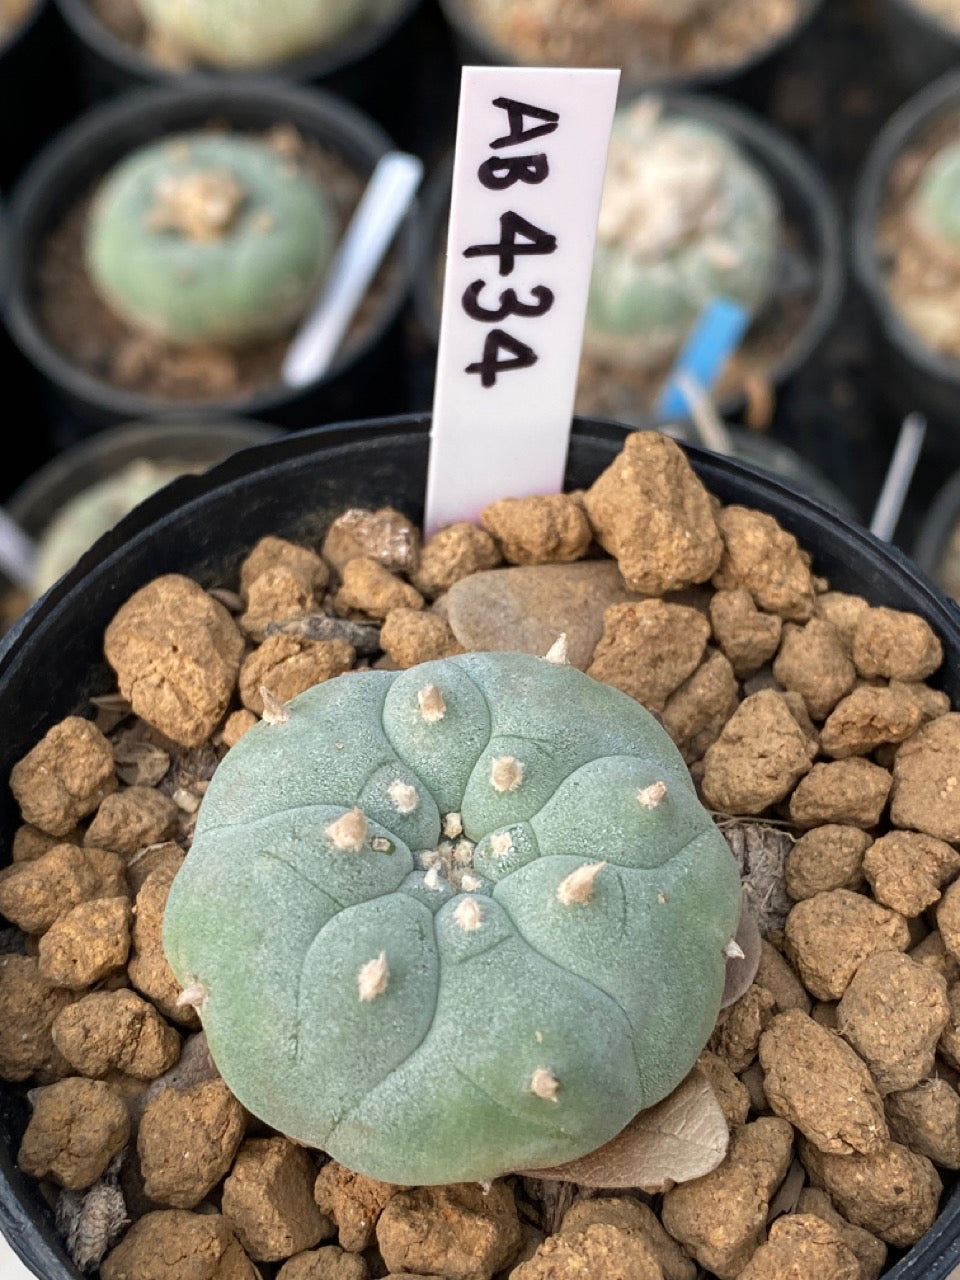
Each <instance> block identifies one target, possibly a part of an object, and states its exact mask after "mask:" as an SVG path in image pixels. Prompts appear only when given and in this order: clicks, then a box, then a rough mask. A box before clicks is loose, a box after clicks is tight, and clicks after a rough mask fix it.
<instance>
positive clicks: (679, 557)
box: [584, 431, 723, 595]
mask: <svg viewBox="0 0 960 1280" xmlns="http://www.w3.org/2000/svg"><path fill="white" fill-rule="evenodd" d="M584 503H585V505H586V509H587V515H588V516H589V519H590V523H591V525H592V526H593V531H594V534H595V536H596V539H597V541H598V542H599V543H600V545H601V546H602V547H603V549H604V550H605V551H607V552H609V553H610V555H612V556H613V557H614V559H616V561H617V563H618V565H619V568H620V572H621V573H622V574H623V576H624V578H625V579H626V582H627V585H628V586H629V587H631V588H632V589H633V590H634V591H640V592H643V593H644V594H646V595H660V594H662V593H664V592H667V591H677V590H679V589H680V588H682V587H685V586H689V585H690V584H691V583H697V582H706V581H707V579H708V578H709V577H710V576H711V574H712V573H713V572H714V570H715V569H716V568H717V565H718V564H719V563H720V554H721V551H722V549H723V544H722V543H721V541H720V535H719V533H718V532H717V525H716V521H715V519H714V515H713V504H712V502H711V499H710V495H709V494H708V493H707V491H706V489H705V488H704V487H703V484H702V482H701V481H700V479H699V478H698V477H697V476H696V475H695V474H694V471H693V468H692V467H691V466H690V463H689V462H688V461H687V458H686V455H685V454H684V452H683V450H682V449H681V448H680V447H679V445H677V444H676V443H675V442H674V441H673V440H671V439H670V438H669V437H668V436H664V435H660V434H658V433H656V432H653V431H637V432H633V433H631V434H630V435H628V436H627V437H626V439H625V440H624V442H623V447H622V449H621V451H620V453H619V454H618V455H617V457H616V458H615V459H614V460H613V462H612V463H611V464H610V466H609V467H607V469H606V470H605V471H604V472H602V473H601V475H600V476H599V477H598V478H597V479H596V480H595V481H594V483H593V484H592V485H591V486H590V488H589V489H588V490H587V492H586V493H585V495H584Z"/></svg>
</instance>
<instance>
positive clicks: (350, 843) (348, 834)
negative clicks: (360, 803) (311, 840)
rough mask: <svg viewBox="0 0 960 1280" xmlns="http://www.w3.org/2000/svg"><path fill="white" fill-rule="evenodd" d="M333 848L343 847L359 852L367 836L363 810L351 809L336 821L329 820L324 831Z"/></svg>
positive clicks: (351, 851)
mask: <svg viewBox="0 0 960 1280" xmlns="http://www.w3.org/2000/svg"><path fill="white" fill-rule="evenodd" d="M324 834H325V835H326V837H327V839H328V840H329V841H330V843H331V844H332V845H333V847H334V848H335V849H343V850H345V851H347V852H349V853H359V851H360V850H361V849H362V848H363V842H364V841H365V840H366V838H367V820H366V818H365V817H364V814H363V810H362V809H359V808H354V809H351V810H350V812H349V813H345V814H343V816H342V817H339V818H338V819H337V820H336V822H331V823H330V825H329V827H327V829H326V831H325V832H324Z"/></svg>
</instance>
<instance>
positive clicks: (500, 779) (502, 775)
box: [490, 756, 524, 791]
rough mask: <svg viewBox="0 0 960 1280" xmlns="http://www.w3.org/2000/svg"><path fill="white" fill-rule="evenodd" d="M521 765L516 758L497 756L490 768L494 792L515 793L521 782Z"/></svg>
mask: <svg viewBox="0 0 960 1280" xmlns="http://www.w3.org/2000/svg"><path fill="white" fill-rule="evenodd" d="M523 768H524V766H523V764H522V762H521V761H520V760H518V759H517V757H516V756H497V758H496V759H495V760H494V762H493V764H491V766H490V785H491V786H492V787H493V789H494V791H516V789H517V787H519V785H520V783H521V782H522V781H523Z"/></svg>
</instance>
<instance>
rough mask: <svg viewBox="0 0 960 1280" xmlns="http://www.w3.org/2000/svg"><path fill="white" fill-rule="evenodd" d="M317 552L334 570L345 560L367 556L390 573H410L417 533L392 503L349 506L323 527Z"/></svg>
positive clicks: (415, 561) (416, 561) (416, 552)
mask: <svg viewBox="0 0 960 1280" xmlns="http://www.w3.org/2000/svg"><path fill="white" fill-rule="evenodd" d="M321 554H322V556H323V558H324V560H326V561H327V563H328V564H330V565H332V566H333V567H334V569H336V571H337V572H338V573H339V572H340V570H341V569H342V568H343V566H344V565H345V564H346V563H347V561H348V560H353V559H355V558H356V557H357V556H371V557H372V558H373V559H374V560H376V561H378V562H379V563H380V564H382V565H383V567H384V568H385V569H390V570H391V572H393V573H406V574H411V573H414V572H416V569H417V565H418V564H419V562H420V534H419V533H418V532H417V530H416V528H415V527H414V526H413V525H412V524H411V523H410V521H409V520H408V519H407V517H406V516H405V515H403V514H402V513H401V512H399V511H397V510H395V509H394V508H393V507H379V508H378V509H377V510H376V511H366V510H364V509H363V508H362V507H351V508H350V510H349V511H344V513H343V514H342V515H339V516H337V518H336V520H334V522H333V524H331V526H330V528H329V529H328V530H327V534H326V537H325V538H324V540H323V546H322V547H321Z"/></svg>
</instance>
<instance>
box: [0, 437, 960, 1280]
mask: <svg viewBox="0 0 960 1280" xmlns="http://www.w3.org/2000/svg"><path fill="white" fill-rule="evenodd" d="M814 568H815V567H812V566H811V562H810V557H809V555H808V554H807V553H806V552H805V551H804V549H803V548H802V547H800V546H799V545H798V544H797V541H796V540H795V538H794V537H793V536H792V535H791V534H789V533H788V532H786V531H785V530H784V529H783V528H781V527H780V525H779V524H778V523H777V521H776V520H774V519H773V518H772V517H771V516H769V515H767V514H765V513H763V512H760V511H756V510H752V509H748V508H746V507H743V506H736V505H732V506H722V505H721V504H720V503H719V502H718V501H717V500H716V499H714V498H713V497H712V496H711V495H710V494H709V493H708V492H707V491H706V490H705V488H704V487H703V485H702V484H701V482H700V481H699V479H698V478H697V477H696V476H695V475H694V473H693V471H692V470H691V468H690V467H689V465H688V463H687V461H686V458H685V456H684V454H683V453H682V451H681V450H680V449H679V448H678V447H677V445H676V444H674V443H673V442H672V441H671V440H669V439H668V438H666V437H663V436H660V435H658V434H655V433H650V432H643V433H637V434H635V435H632V436H629V437H628V438H627V439H626V441H625V444H624V448H623V450H622V452H621V453H620V455H619V456H618V457H617V458H616V459H615V460H614V462H613V463H612V464H611V466H610V467H609V468H608V470H607V471H606V472H605V473H604V474H603V475H601V476H600V477H599V479H598V480H597V481H596V482H595V484H593V486H592V487H591V488H590V489H588V490H586V491H584V492H579V493H573V494H567V495H554V496H551V497H545V498H530V499H507V500H504V501H501V502H497V503H494V504H493V505H492V506H490V507H489V508H487V510H486V511H485V512H484V513H483V518H482V527H481V526H480V525H472V524H454V525H452V526H450V527H448V528H446V529H444V530H442V531H441V532H439V533H437V534H436V535H435V536H434V537H432V538H431V539H430V540H429V541H427V542H426V544H425V545H421V539H420V535H419V532H418V530H417V529H416V528H414V527H413V526H412V525H411V523H410V522H409V521H408V520H407V519H406V518H405V517H404V516H402V515H401V514H400V513H399V512H397V511H395V510H392V509H390V508H384V509H381V510H379V511H365V510H351V511H348V512H346V513H344V514H343V515H341V516H340V517H339V518H338V519H337V520H335V521H334V523H333V524H332V525H331V526H330V528H329V530H328V531H327V534H326V537H325V539H324V541H323V543H322V545H321V546H320V549H319V551H318V550H316V549H313V548H311V547H307V546H301V545H295V544H294V543H292V542H289V541H285V540H283V539H280V538H276V537H269V538H265V539H263V540H262V541H261V542H259V543H258V544H257V545H256V546H255V547H254V548H253V549H252V550H251V552H250V554H249V555H248V557H247V558H246V560H245V561H244V563H243V565H242V569H241V572H240V578H239V581H238V582H232V583H230V584H226V583H225V584H224V585H223V586H222V587H216V588H212V589H209V590H205V589H204V588H203V587H201V586H200V585H199V584H198V583H197V582H195V581H193V580H191V579H189V578H186V577H183V576H178V575H168V576H166V577H162V578H159V579H157V580H155V581H153V582H150V583H148V584H147V585H146V586H144V587H143V588H142V589H141V590H139V591H138V592H137V593H136V594H135V595H134V596H133V597H132V598H131V599H130V600H129V601H127V603H125V604H124V605H123V606H122V607H121V609H120V610H119V612H118V613H117V614H116V616H115V617H114V619H113V620H112V622H111V623H110V625H109V627H108V629H107V631H106V634H105V640H104V651H105V654H106V657H107V660H108V661H109V663H110V664H111V666H112V667H113V669H114V671H115V672H116V677H117V692H116V693H115V694H113V695H110V696H107V697H105V698H101V699H98V700H97V701H96V706H95V708H94V714H93V715H92V716H91V717H90V718H87V717H82V716H68V717H67V718H66V719H64V720H62V721H60V722H59V723H57V724H56V725H55V726H54V727H53V728H51V729H50V730H49V732H48V733H47V734H46V735H45V736H44V737H43V738H42V740H41V741H40V742H38V743H37V744H36V746H35V747H34V748H33V749H32V750H31V751H30V752H29V753H28V754H27V755H26V756H25V757H24V758H23V759H22V760H21V761H20V762H19V763H18V764H17V766H16V767H15V769H14V770H13V774H12V777H11V787H12V790H13V793H14V796H15V797H16V800H17V802H18V803H19V805H20V809H21V812H22V817H23V825H21V826H20V827H19V829H18V830H17V832H16V834H15V837H14V839H13V844H12V850H11V853H12V865H10V866H8V867H7V868H5V869H4V870H3V871H2V872H0V912H2V915H3V917H4V919H5V921H6V922H8V923H7V926H6V927H5V928H4V929H3V931H2V933H0V950H2V955H0V1075H2V1076H3V1078H5V1079H6V1080H8V1081H13V1082H19V1083H21V1085H22V1087H23V1088H24V1089H25V1090H27V1091H28V1093H29V1098H30V1102H31V1103H32V1118H31V1119H30V1122H29V1124H28V1126H27V1128H26V1132H25V1133H24V1135H23V1139H22V1143H21V1145H20V1147H19V1152H18V1154H17V1158H18V1161H19V1164H20V1166H21V1168H22V1169H23V1170H25V1171H26V1172H27V1173H28V1174H30V1175H32V1176H33V1177H35V1178H37V1179H39V1180H40V1187H41V1189H42V1191H43V1193H44V1195H45V1196H46V1197H47V1199H48V1200H49V1202H50V1204H51V1206H52V1207H53V1208H54V1210H55V1212H56V1217H57V1221H58V1223H59V1225H60V1228H61V1230H62V1232H63V1235H64V1238H65V1240H66V1242H67V1246H68V1248H69V1250H70V1252H71V1253H72V1256H73V1257H74V1259H75V1261H76V1263H77V1265H78V1266H79V1267H80V1268H81V1269H83V1270H85V1271H88V1272H96V1271H97V1270H98V1269H99V1275H100V1277H101V1280H254V1278H255V1277H257V1276H261V1277H264V1278H267V1277H276V1280H376V1278H377V1277H385V1276H388V1275H389V1276H390V1277H393V1280H400V1277H406V1280H416V1277H447V1278H448V1280H491V1277H498V1278H502V1280H506V1278H507V1277H509V1280H574V1278H575V1277H583V1276H586V1275H588V1276H590V1277H591V1280H694V1278H695V1277H697V1276H703V1275H704V1274H706V1275H708V1276H715V1277H719V1280H734V1277H739V1278H741V1280H787V1277H793V1276H800V1275H802V1276H809V1277H816V1278H817V1280H875V1278H876V1277H878V1276H880V1275H881V1274H882V1272H883V1270H884V1268H885V1266H886V1265H887V1262H888V1246H892V1248H893V1249H894V1250H896V1251H899V1250H902V1249H904V1248H906V1247H909V1246H910V1245H911V1244H913V1243H914V1242H915V1241H917V1240H918V1239H919V1238H920V1237H921V1236H922V1235H923V1234H924V1233H925V1232H926V1231H927V1230H928V1229H929V1228H930V1226H931V1225H932V1223H933V1221H934V1219H935V1217H936V1215H937V1212H938V1208H939V1205H940V1200H941V1194H942V1191H943V1183H942V1175H943V1173H944V1171H952V1170H956V1169H958V1168H960V1095H958V1091H957V1083H958V1080H960V879H957V876H958V872H960V853H958V852H957V846H958V842H960V714H958V713H956V712H952V711H951V709H950V705H949V700H948V698H947V696H946V695H945V694H944V693H942V692H940V691H938V690H937V689H936V688H935V687H933V686H932V685H931V684H928V683H927V681H928V678H929V677H931V676H933V675H934V673H935V672H936V671H937V668H938V667H939V666H940V664H941V661H942V650H941V645H940V641H939V640H938V638H937V636H936V635H935V634H934V633H933V631H932V630H931V629H930V627H929V626H928V625H927V623H926V622H925V621H924V620H923V619H922V618H920V617H918V616H915V615H912V614H910V613H904V612H899V611H896V610H891V609H887V608H882V607H873V606H872V605H871V604H870V602H869V601H867V600H865V599H862V598H860V597H858V596H853V595H848V594H843V593H840V592H837V591H833V590H831V589H830V586H829V584H828V583H827V582H826V581H824V580H823V579H822V578H819V577H817V576H816V573H815V571H814ZM561 633H562V634H564V635H565V636H566V651H567V657H568V660H569V661H570V662H572V663H573V664H575V665H576V666H578V667H579V668H581V669H583V670H585V671H587V672H588V673H589V674H590V675H591V676H593V677H595V678H596V679H598V680H602V681H606V682H608V683H610V684H613V685H615V686H617V687H618V688H620V689H622V690H624V691H625V692H626V693H628V694H630V695H631V696H633V697H634V698H637V699H638V700H639V701H641V702H642V703H643V704H644V705H645V706H647V707H648V708H649V709H650V710H651V712H653V713H654V714H655V715H657V716H658V717H659V718H660V720H661V721H662V723H663V724H664V726H665V727H666V729H667V731H668V732H669V733H670V735H671V737H672V738H673V740H674V741H675V742H676V743H677V745H678V747H679V748H680V750H681V751H682V753H683V755H684V758H685V760H686V761H687V763H688V766H689V768H690V771H691V774H692V776H693V778H694V779H695V781H696V783H697V785H698V787H699V789H700V793H701V795H702V798H703V801H704V803H705V804H706V805H707V807H708V808H709V809H710V810H711V811H712V812H713V813H714V814H715V816H716V820H717V822H718V823H719V824H720V826H721V829H722V830H723V831H724V833H725V835H726V836H727V838H728V840H729V842H730V844H731V847H732V848H733V850H734V852H735V853H736V854H737V856H738V858H739V859H740V861H741V864H742V866H743V871H744V876H745V878H746V889H747V893H748V896H749V897H751V898H752V902H753V905H754V908H755V911H756V914H757V916H758V917H759V920H760V924H761V931H762V933H763V934H764V939H763V943H762V955H761V959H760V965H759V969H758V970H757V973H756V976H755V978H754V981H753V982H752V984H751V985H750V987H749V989H748V990H747V991H746V992H745V994H743V995H742V997H741V998H740V999H738V1000H737V1001H736V1002H735V1003H733V1004H732V1005H730V1006H729V1007H727V1008H725V1009H724V1010H723V1011H722V1012H721V1015H720V1018H719V1021H718V1023H717V1026H716V1029H715V1031H714V1034H713V1036H712V1038H711V1040H710V1042H709V1045H708V1046H707V1047H706V1049H705V1051H704V1053H703V1054H702V1056H701V1058H700V1060H699V1064H698V1065H699V1068H700V1070H701V1072H702V1073H703V1074H704V1075H705V1076H706V1078H707V1079H708V1080H709V1082H710V1085H711V1087H712V1089H713V1091H714V1093H715V1095H716V1098H717V1100H718V1102H719V1104H720V1106H721V1108H722V1110H723V1113H724V1116H725V1118H726V1121H727V1123H728V1126H729V1129H730V1142H729V1148H728V1150H727V1154H726V1156H725V1158H724V1159H723V1161H722V1163H721V1164H719V1166H718V1167H717V1168H715V1169H714V1170H713V1172H711V1173H708V1174H706V1176H702V1177H698V1178H696V1179H695V1180H692V1181H688V1182H685V1183H682V1184H680V1185H674V1186H670V1187H668V1189H667V1190H666V1191H663V1192H660V1193H657V1194H651V1193H648V1192H645V1191H644V1189H643V1188H631V1189H629V1190H622V1189H621V1190H618V1191H616V1192H615V1193H611V1192H606V1191H603V1190H597V1189H595V1188H585V1187H581V1186H578V1185H575V1184H573V1183H570V1182H558V1181H550V1180H544V1179H543V1178H536V1177H526V1176H523V1175H521V1174H519V1173H518V1174H515V1175H512V1176H509V1177H504V1178H501V1179H497V1180H496V1181H495V1182H494V1183H493V1184H492V1185H489V1186H481V1185H476V1184H457V1185H452V1186H443V1187H395V1186H391V1185H387V1184H384V1183H380V1182H376V1181H373V1180H372V1179H370V1178H367V1177H365V1176H361V1175H358V1174H355V1173H352V1172H351V1171H349V1170H347V1169H346V1168H343V1167H342V1166H340V1165H339V1164H337V1163H336V1162H335V1161H332V1160H329V1159H328V1158H327V1157H326V1156H325V1155H324V1154H323V1153H321V1152H317V1151H312V1150H308V1149H306V1148H304V1147H302V1146H299V1145H297V1144H295V1143H294V1142H292V1141H290V1140H289V1139H287V1138H285V1137H283V1136H282V1135H279V1134H277V1133H275V1132H273V1131H271V1130H269V1129H268V1128H266V1127H265V1126H264V1125H263V1124H262V1123H261V1122H259V1121H258V1120H257V1119H256V1118H255V1117H253V1116H251V1115H249V1114H248V1113H247V1112H246V1111H245V1110H244V1108H243V1107H242V1106H241V1105H240V1104H239V1102H238V1101H237V1100H236V1099H235V1098H234V1097H233V1096H232V1094H231V1093H230V1091H229V1090H228V1089H227V1087H226V1085H225V1084H224V1083H223V1081H222V1080H221V1079H220V1077H219V1075H218V1073H217V1071H216V1069H215V1067H214V1065H213V1063H212V1062H211V1060H210V1057H209V1055H208V1053H207V1050H206V1045H205V1042H204V1038H203V1033H202V1030H201V1028H200V1025H199V1022H198V1019H197V1014H196V1012H195V1010H194V1009H193V1007H192V1006H191V1005H190V1004H189V1003H185V1002H184V1001H182V1000H181V999H180V997H181V994H182V993H181V991H180V989H179V988H178V986H177V984H176V982H175V980H174V978H173V975H172V973H171V971H170V969H169V967H168V965H167V962H166V960H165V957H164V954H163V951H162V947H161V925H162V918H163V911H164V904H165V901H166V895H167V892H168V890H169V887H170V884H171V882H172V880H173V877H174V875H175V874H176V872H177V869H178V867H179V866H180V864H181V862H182V860H183V857H184V854H185V851H186V850H187V849H188V847H189V844H190V839H191V834H192V829H193V825H194V822H195V819H196V813H197V810H198V808H199V805H200V803H201V800H202V797H203V794H204V791H205V788H206V786H207V784H208V782H209V779H210V778H211V776H212V775H213V772H214V770H215V769H216V767H217V764H218V762H219V760H220V759H221V758H222V756H223V755H224V753H225V752H226V751H227V750H228V749H229V747H230V746H231V745H232V744H233V743H235V742H236V741H237V740H238V739H239V738H240V737H241V735H242V734H243V733H244V732H246V730H247V729H248V728H250V727H251V726H252V725H254V724H255V723H256V722H257V720H258V718H260V717H266V718H270V717H271V716H275V715H278V714H282V713H283V712H282V704H283V703H284V702H285V701H286V700H288V699H289V698H292V697H294V696H295V695H296V694H298V693H300V692H301V691H303V690H304V689H306V688H308V687H310V686H311V685H313V684H315V683H317V682H318V681H322V680H329V679H334V678H340V677H345V678H348V673H350V672H354V671H359V670H363V669H366V668H369V667H371V666H372V667H379V668H384V667H386V668H389V669H396V668H405V667H409V666H413V665H415V664H416V663H418V662H421V661H424V660H427V659H433V658H440V657H444V656H447V655H452V654H455V653H458V652H461V651H463V650H464V649H467V650H469V649H474V650H481V649H512V650H525V651H530V652H534V653H539V654H543V653H545V652H546V651H547V650H548V649H550V648H551V646H552V645H554V643H555V642H556V640H557V638H558V636H559V635H560V634H561ZM948 1176H949V1174H948Z"/></svg>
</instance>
